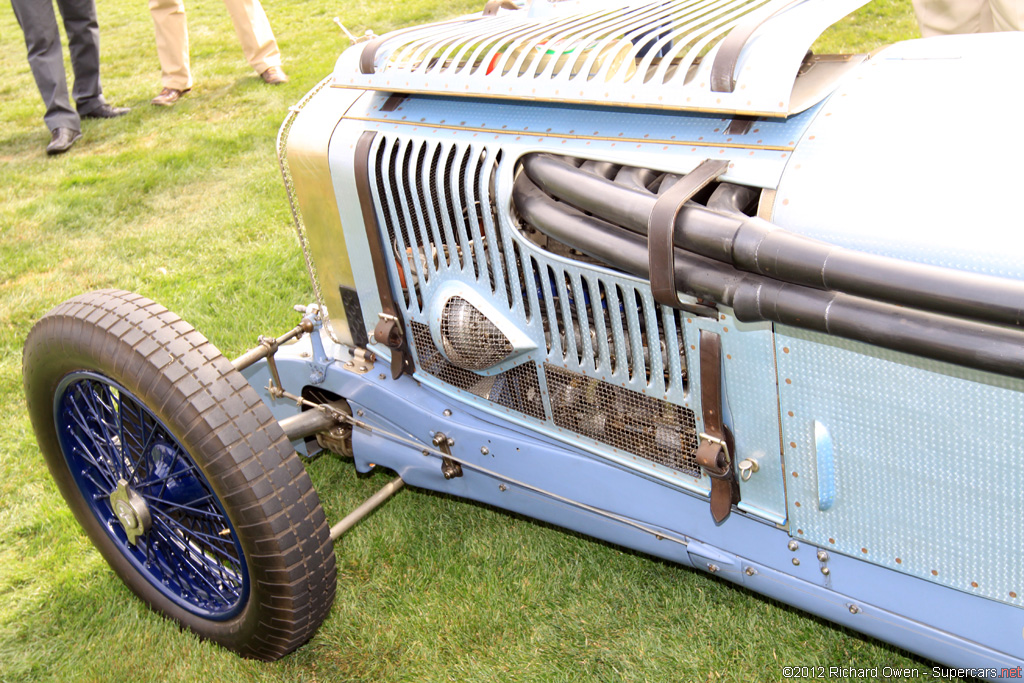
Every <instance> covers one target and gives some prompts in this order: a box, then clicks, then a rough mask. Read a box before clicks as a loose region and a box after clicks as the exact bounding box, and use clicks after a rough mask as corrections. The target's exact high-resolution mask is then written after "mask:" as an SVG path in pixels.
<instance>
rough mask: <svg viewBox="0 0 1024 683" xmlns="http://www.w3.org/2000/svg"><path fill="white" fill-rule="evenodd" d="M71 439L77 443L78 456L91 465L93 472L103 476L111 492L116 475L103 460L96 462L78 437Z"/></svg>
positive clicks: (115, 481)
mask: <svg viewBox="0 0 1024 683" xmlns="http://www.w3.org/2000/svg"><path fill="white" fill-rule="evenodd" d="M72 438H74V440H75V442H76V443H78V445H79V447H80V448H81V450H80V451H79V453H78V455H79V456H80V457H81V458H82V459H83V460H85V461H86V463H87V464H89V465H92V468H93V469H94V470H95V471H97V472H99V473H100V474H101V475H103V478H104V479H106V480H107V484H108V485H109V486H110V487H111V490H113V487H114V485H115V484H116V483H117V473H116V472H113V471H111V468H110V466H109V465H108V464H107V462H106V461H105V460H104V461H97V460H96V458H94V457H93V455H92V454H91V453H90V452H89V447H88V446H87V445H86V444H85V443H84V442H83V441H82V439H81V437H80V436H78V435H77V434H75V435H74V436H73V437H72Z"/></svg>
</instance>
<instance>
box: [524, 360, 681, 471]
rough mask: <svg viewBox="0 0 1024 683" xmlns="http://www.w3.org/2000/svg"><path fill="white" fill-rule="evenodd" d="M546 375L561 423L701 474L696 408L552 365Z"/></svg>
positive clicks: (570, 428) (552, 401)
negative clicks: (697, 454)
mask: <svg viewBox="0 0 1024 683" xmlns="http://www.w3.org/2000/svg"><path fill="white" fill-rule="evenodd" d="M544 376H545V378H546V380H547V384H548V392H549V394H550V398H551V410H552V413H553V414H552V418H553V420H554V423H555V424H556V425H557V426H559V427H561V428H562V429H568V430H570V431H573V432H576V433H578V434H582V435H584V436H588V437H590V438H591V439H594V440H595V441H600V442H601V443H604V444H608V445H609V446H612V447H613V448H616V449H619V450H622V451H626V452H627V453H633V454H635V455H638V456H640V457H642V458H644V459H646V460H650V461H652V462H656V463H659V464H661V465H664V466H666V467H669V468H671V469H674V470H679V471H681V472H687V473H689V474H692V475H693V476H699V474H700V468H699V467H698V466H697V459H696V456H695V453H696V450H697V442H698V438H697V429H696V420H695V416H694V413H693V411H692V410H690V409H688V408H684V407H682V406H678V405H675V404H674V403H668V402H667V401H659V400H657V399H654V398H650V397H648V396H644V395H642V394H638V393H636V392H635V391H630V390H628V389H623V388H621V387H617V386H615V385H614V384H609V383H608V382H602V381H600V380H597V379H591V378H589V377H586V376H585V375H580V374H577V373H575V372H569V371H567V370H563V369H562V368H559V367H558V366H555V365H551V364H545V365H544Z"/></svg>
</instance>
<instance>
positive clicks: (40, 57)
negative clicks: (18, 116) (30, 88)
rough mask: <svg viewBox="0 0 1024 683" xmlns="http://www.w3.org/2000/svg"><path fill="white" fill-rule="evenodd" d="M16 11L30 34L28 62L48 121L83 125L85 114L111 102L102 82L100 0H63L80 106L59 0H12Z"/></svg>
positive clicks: (77, 127) (76, 126) (48, 124)
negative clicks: (64, 48)
mask: <svg viewBox="0 0 1024 683" xmlns="http://www.w3.org/2000/svg"><path fill="white" fill-rule="evenodd" d="M11 5H12V6H13V7H14V16H15V17H16V18H17V19H18V24H19V25H20V26H21V30H22V31H23V32H24V34H25V46H26V47H27V48H28V64H29V66H30V67H31V68H32V75H33V76H34V77H35V79H36V86H37V87H38V88H39V94H40V95H41V96H42V98H43V103H44V104H46V114H44V115H43V121H45V122H46V127H47V128H49V129H50V130H51V131H52V130H53V129H55V128H71V129H73V130H81V122H80V121H79V116H78V115H79V114H88V113H89V112H91V111H93V110H95V109H96V108H97V107H99V106H101V105H103V104H105V100H104V99H103V88H102V87H101V86H100V31H99V25H98V24H97V23H96V2H95V0H57V6H58V7H59V8H60V14H61V17H62V18H63V20H64V30H65V31H67V34H68V49H69V51H70V52H71V68H72V70H73V71H74V74H75V85H74V87H73V88H72V91H71V93H72V95H73V96H74V98H75V105H76V106H77V109H78V112H77V113H76V112H75V110H74V109H72V108H71V101H70V100H69V99H68V81H67V75H66V74H65V73H64V56H63V54H62V53H61V45H60V33H59V32H58V31H57V16H56V15H55V14H54V12H53V0H11Z"/></svg>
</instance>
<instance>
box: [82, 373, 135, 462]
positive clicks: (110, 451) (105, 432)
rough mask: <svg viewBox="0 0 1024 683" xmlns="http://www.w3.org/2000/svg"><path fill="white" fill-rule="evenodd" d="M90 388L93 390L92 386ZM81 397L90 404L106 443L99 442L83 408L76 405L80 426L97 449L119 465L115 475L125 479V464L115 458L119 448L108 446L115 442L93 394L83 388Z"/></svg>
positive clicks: (88, 406)
mask: <svg viewBox="0 0 1024 683" xmlns="http://www.w3.org/2000/svg"><path fill="white" fill-rule="evenodd" d="M89 386H90V388H91V385H89ZM79 396H81V398H82V400H83V401H84V402H85V403H87V404H88V405H87V406H86V407H87V408H89V409H90V410H91V412H92V417H93V419H94V421H95V422H96V424H98V425H99V426H100V429H101V430H102V431H103V437H104V441H103V443H102V445H101V442H100V441H98V440H97V435H96V433H95V430H94V429H92V428H91V427H90V425H89V420H88V419H87V418H86V417H85V416H84V415H82V413H81V408H79V406H78V405H77V404H74V409H75V412H76V413H78V415H79V416H80V417H81V421H80V422H79V424H80V425H81V427H82V429H83V430H86V431H87V433H88V434H89V436H90V438H91V439H92V440H93V442H94V443H95V444H96V446H97V448H98V449H100V450H102V451H104V452H105V453H106V454H107V455H108V456H109V457H110V460H111V462H114V463H117V465H116V466H115V467H114V474H115V475H117V476H119V477H123V476H124V474H125V473H124V471H123V469H124V463H122V462H121V458H120V457H119V456H118V457H115V455H116V453H117V448H116V447H113V448H112V447H109V446H108V444H112V443H113V440H112V439H111V438H110V433H109V431H108V428H107V424H106V423H105V422H104V421H103V416H102V415H100V414H99V411H98V410H97V409H96V402H95V396H94V395H93V393H92V392H86V391H84V390H82V389H81V388H79Z"/></svg>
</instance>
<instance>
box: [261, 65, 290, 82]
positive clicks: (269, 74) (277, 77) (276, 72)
mask: <svg viewBox="0 0 1024 683" xmlns="http://www.w3.org/2000/svg"><path fill="white" fill-rule="evenodd" d="M260 78H262V79H263V82H264V83H269V84H270V85H280V84H281V83H287V82H288V76H287V75H285V73H284V70H283V69H281V67H279V66H272V67H270V68H269V69H267V70H266V71H264V72H263V73H261V74H260Z"/></svg>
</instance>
